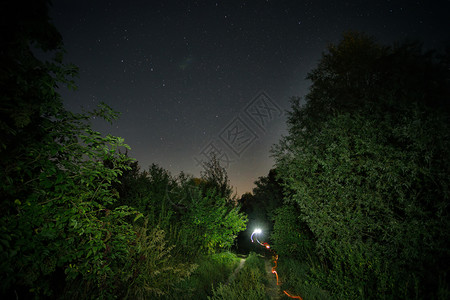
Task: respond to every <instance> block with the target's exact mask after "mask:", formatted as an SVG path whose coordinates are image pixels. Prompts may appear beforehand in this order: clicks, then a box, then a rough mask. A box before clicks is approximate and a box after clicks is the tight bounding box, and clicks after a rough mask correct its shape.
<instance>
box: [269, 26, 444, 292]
mask: <svg viewBox="0 0 450 300" xmlns="http://www.w3.org/2000/svg"><path fill="white" fill-rule="evenodd" d="M419 50H420V49H419V48H418V46H417V45H415V44H405V45H400V46H396V47H392V48H390V47H382V46H379V45H377V44H376V43H375V42H374V41H373V40H372V39H370V38H367V37H366V36H364V35H358V34H353V35H352V34H349V35H345V36H344V39H343V40H342V42H341V43H340V44H338V45H331V46H330V47H329V49H328V52H327V53H325V54H324V56H323V58H322V60H321V62H320V63H319V66H318V67H317V68H316V69H315V70H313V71H312V72H311V73H310V76H309V78H310V79H311V80H312V82H313V84H312V87H311V91H310V93H309V94H308V96H307V100H308V102H307V104H306V105H305V106H303V107H302V106H300V103H299V101H298V99H295V100H294V101H293V104H292V112H291V113H290V115H289V120H288V124H289V135H288V136H287V137H285V138H283V139H282V140H281V141H280V143H279V145H277V147H275V148H274V155H275V157H276V160H277V163H276V164H277V170H278V171H279V174H280V176H281V177H282V178H283V179H284V181H285V188H286V193H287V195H288V200H289V201H291V202H292V203H295V204H296V205H298V210H297V211H296V213H294V212H293V214H294V215H290V214H289V211H287V210H284V209H281V210H279V211H278V212H277V213H278V214H277V217H276V218H275V219H276V226H275V234H274V235H273V236H274V238H275V239H276V240H277V239H278V240H279V241H280V242H279V243H278V242H276V243H275V244H276V245H277V246H278V247H280V250H281V251H285V252H286V253H289V248H288V246H284V247H283V246H282V245H281V244H282V243H281V241H283V239H284V240H286V241H287V240H289V241H291V242H292V243H295V242H296V243H297V244H298V243H301V242H303V241H302V239H301V238H296V237H295V234H294V235H292V234H288V233H285V232H284V231H285V230H286V229H288V228H289V227H290V226H291V225H290V224H295V222H297V223H298V225H297V231H298V230H299V229H300V228H302V227H301V226H302V225H301V224H305V225H307V227H308V230H310V232H311V233H312V236H311V238H312V241H314V244H310V245H308V247H306V249H311V251H310V252H313V253H311V255H310V257H317V258H318V260H319V261H322V262H323V264H319V266H320V267H319V268H315V269H314V272H312V273H311V274H312V275H311V278H312V280H313V282H314V284H319V285H320V286H322V287H323V288H325V289H328V290H329V291H330V292H332V293H333V295H334V296H335V297H337V298H342V299H349V298H361V299H362V298H364V299H367V298H377V299H378V298H383V299H386V298H388V299H390V298H405V299H406V298H408V299H409V298H416V297H419V298H422V297H425V298H433V297H436V295H437V293H439V291H444V290H446V288H445V286H448V283H441V284H440V285H439V286H438V282H439V278H444V277H445V274H446V272H448V268H447V267H444V265H448V262H449V261H450V253H449V249H450V248H449V242H448V241H449V240H450V239H449V238H450V221H449V220H450V218H449V217H450V216H449V213H450V211H449V210H448V205H447V204H448V201H449V193H448V191H449V186H448V183H449V182H450V164H449V162H450V157H449V155H448V153H449V152H448V150H446V149H448V148H449V146H450V139H449V135H448V132H450V128H449V122H448V120H449V110H448V103H446V104H443V102H442V101H443V100H442V99H445V98H446V99H448V96H449V95H448V92H447V91H446V90H445V89H444V88H443V87H444V86H445V82H446V81H447V80H448V78H449V74H448V71H445V68H444V67H443V64H439V63H436V62H437V60H436V59H433V58H432V56H430V55H429V54H422V53H421V51H419ZM405 70H408V71H407V72H405ZM423 74H428V75H429V76H430V77H429V78H424V75H423ZM430 78H432V79H430ZM296 218H298V220H296ZM294 232H295V231H294ZM314 248H315V249H314ZM292 255H294V253H292ZM295 255H296V254H295ZM311 260H315V259H311ZM441 282H442V280H441Z"/></svg>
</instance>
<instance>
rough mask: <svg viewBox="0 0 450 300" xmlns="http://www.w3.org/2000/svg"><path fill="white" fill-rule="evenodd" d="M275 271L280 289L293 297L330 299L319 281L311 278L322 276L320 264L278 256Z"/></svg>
mask: <svg viewBox="0 0 450 300" xmlns="http://www.w3.org/2000/svg"><path fill="white" fill-rule="evenodd" d="M277 270H278V276H279V279H280V281H281V289H283V290H287V291H289V293H291V294H293V295H301V297H302V298H303V299H308V300H309V299H310V300H325V299H332V297H331V296H330V295H329V293H328V292H327V291H326V290H325V289H324V287H323V286H321V285H320V283H319V281H317V280H315V279H316V278H314V277H313V276H314V274H323V270H322V268H321V266H320V264H316V262H312V261H310V260H306V261H305V260H304V259H303V258H301V259H298V260H297V259H293V258H290V257H289V256H280V259H279V260H278V268H277ZM348 299H352V298H348Z"/></svg>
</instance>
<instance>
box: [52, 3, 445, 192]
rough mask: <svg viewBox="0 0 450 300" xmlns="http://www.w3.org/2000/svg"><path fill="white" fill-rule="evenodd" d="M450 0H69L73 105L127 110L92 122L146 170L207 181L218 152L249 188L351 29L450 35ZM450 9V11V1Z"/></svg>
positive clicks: (64, 19) (55, 13) (435, 38)
mask: <svg viewBox="0 0 450 300" xmlns="http://www.w3.org/2000/svg"><path fill="white" fill-rule="evenodd" d="M449 6H450V1H387V0H379V1H320V0H314V1H306V0H296V1H270V0H260V1H190V0H186V1H181V0H180V1H170V0H169V1H143V0H142V1H123V0H120V1H101V0H99V1H90V0H89V1H87V0H77V1H63V0H54V1H53V5H52V7H51V8H50V17H51V19H52V20H53V23H54V24H55V25H56V27H57V29H58V30H59V31H60V33H61V34H62V36H63V40H64V44H65V48H66V50H67V55H66V61H67V62H71V63H74V64H75V65H77V66H78V67H79V68H80V73H79V78H78V79H77V80H76V84H77V85H78V90H77V91H75V92H73V91H68V90H65V89H64V88H61V90H60V94H61V95H62V97H63V100H64V104H65V106H66V107H67V108H68V109H69V110H71V111H77V112H78V111H80V110H81V107H84V108H86V109H93V108H94V107H95V106H96V105H97V104H99V103H100V102H101V101H103V102H105V103H107V104H108V105H110V106H111V107H113V108H114V109H115V110H117V111H120V112H121V113H122V114H121V118H120V119H119V120H118V121H116V122H115V123H114V124H112V125H110V124H108V123H106V122H101V121H98V120H94V122H93V127H94V129H96V130H98V131H101V132H102V133H104V134H107V133H110V134H113V135H116V136H121V137H123V138H124V139H125V142H126V143H127V144H129V145H130V146H131V149H132V150H131V151H130V152H129V153H130V156H131V157H134V158H136V159H137V160H138V161H139V164H140V166H141V168H142V169H147V168H148V166H149V165H150V164H152V163H156V164H158V165H160V166H161V167H163V168H165V169H168V170H169V171H170V172H171V173H172V174H173V175H177V174H178V173H179V172H180V171H184V172H186V173H189V174H192V175H194V176H199V175H200V171H201V170H202V162H203V161H205V159H207V157H208V155H211V152H215V153H216V155H217V156H218V158H219V159H220V160H221V162H222V165H224V166H225V167H226V168H227V171H228V174H229V177H230V180H231V185H232V186H233V187H234V188H235V192H236V193H237V194H238V195H241V194H243V193H245V192H250V191H251V190H252V188H253V187H254V185H253V182H254V181H255V180H256V179H257V178H258V177H260V176H265V175H267V174H268V172H269V169H270V168H271V167H272V166H273V159H272V158H271V157H270V149H271V147H272V145H273V144H274V143H277V141H278V140H279V139H280V137H281V136H282V135H284V134H286V124H285V123H286V117H285V111H286V110H287V109H289V106H290V104H289V99H290V97H292V96H302V97H303V96H305V95H306V94H307V92H308V86H309V84H310V82H308V81H307V80H306V79H305V77H306V75H307V73H308V72H309V71H310V70H311V69H312V68H314V67H315V66H316V65H317V62H318V60H319V59H320V57H321V54H322V52H323V51H324V50H325V47H326V46H327V44H329V43H335V42H338V41H339V40H340V38H341V36H342V33H344V32H345V31H349V30H352V31H362V32H365V33H367V34H369V35H372V36H374V37H375V38H376V39H377V40H378V41H379V42H381V43H386V44H391V43H393V42H395V41H404V40H411V39H415V40H420V41H422V42H424V45H425V47H426V48H433V49H442V48H443V46H444V43H445V42H446V41H448V40H449V37H450V36H449V33H448V28H450V26H449V25H450V23H449V21H448V19H449V18H448V12H449V10H448V7H449ZM446 7H447V8H446Z"/></svg>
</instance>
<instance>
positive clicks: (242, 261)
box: [227, 258, 245, 284]
mask: <svg viewBox="0 0 450 300" xmlns="http://www.w3.org/2000/svg"><path fill="white" fill-rule="evenodd" d="M244 263H245V258H241V261H240V262H239V265H238V266H237V267H236V269H235V270H234V272H233V274H231V275H230V277H228V281H227V284H229V283H230V282H231V281H233V279H234V278H235V277H236V274H237V273H238V272H239V271H240V270H241V269H242V268H243V267H244Z"/></svg>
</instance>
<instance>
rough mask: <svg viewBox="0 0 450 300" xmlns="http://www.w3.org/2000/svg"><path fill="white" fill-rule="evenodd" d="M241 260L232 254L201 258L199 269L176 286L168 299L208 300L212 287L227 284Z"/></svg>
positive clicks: (198, 261)
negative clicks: (222, 283)
mask: <svg viewBox="0 0 450 300" xmlns="http://www.w3.org/2000/svg"><path fill="white" fill-rule="evenodd" d="M239 261H240V259H239V258H238V257H237V256H236V255H235V254H233V253H231V252H222V253H216V254H211V255H202V256H199V257H198V259H197V261H196V263H197V265H198V267H197V269H196V270H195V271H194V272H193V273H192V274H191V275H190V276H189V277H188V278H187V279H186V280H184V281H182V282H180V283H179V284H177V285H176V286H175V288H174V289H173V291H172V293H170V294H169V295H168V296H167V297H165V298H166V299H207V297H208V296H211V295H212V293H213V292H212V286H215V285H218V284H219V283H221V282H225V281H226V280H227V279H228V277H229V276H230V275H231V274H232V272H233V271H234V269H235V268H236V267H237V266H238V264H239Z"/></svg>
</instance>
